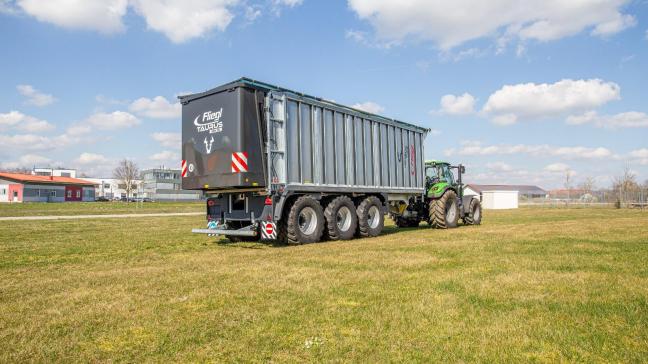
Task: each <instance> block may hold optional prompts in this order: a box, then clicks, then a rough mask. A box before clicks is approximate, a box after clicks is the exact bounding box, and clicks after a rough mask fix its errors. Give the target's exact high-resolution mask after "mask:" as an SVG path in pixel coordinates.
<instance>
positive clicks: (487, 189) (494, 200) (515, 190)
mask: <svg viewBox="0 0 648 364" xmlns="http://www.w3.org/2000/svg"><path fill="white" fill-rule="evenodd" d="M464 194H465V195H467V196H479V198H480V200H481V203H482V207H483V208H484V209H516V208H518V201H519V199H520V198H521V197H523V198H525V199H534V198H546V197H547V191H545V190H543V189H542V188H540V187H538V186H530V185H476V184H467V185H466V187H465V188H464Z"/></svg>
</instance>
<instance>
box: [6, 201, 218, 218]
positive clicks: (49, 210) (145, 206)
mask: <svg viewBox="0 0 648 364" xmlns="http://www.w3.org/2000/svg"><path fill="white" fill-rule="evenodd" d="M204 210H205V202H204V201H198V202H144V203H135V202H67V203H29V202H27V203H12V204H8V203H3V204H0V217H3V216H43V215H83V214H86V215H104V214H121V213H124V214H146V213H158V212H202V211H204Z"/></svg>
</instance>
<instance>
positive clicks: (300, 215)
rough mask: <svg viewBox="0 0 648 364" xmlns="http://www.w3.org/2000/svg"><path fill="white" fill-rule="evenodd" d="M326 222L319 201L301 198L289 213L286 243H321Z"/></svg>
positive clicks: (306, 197) (305, 197) (308, 197)
mask: <svg viewBox="0 0 648 364" xmlns="http://www.w3.org/2000/svg"><path fill="white" fill-rule="evenodd" d="M306 215H308V216H306ZM313 219H314V220H313ZM325 221H326V220H325V219H324V212H323V211H322V206H321V205H320V204H319V202H318V201H317V200H315V199H314V198H312V197H311V196H301V197H299V198H298V199H297V200H296V201H295V203H294V204H293V205H292V206H291V207H290V212H289V213H288V219H287V221H286V222H287V226H286V242H287V243H288V244H310V243H317V242H319V241H320V239H321V238H322V232H323V231H324V225H326V223H325ZM311 223H313V225H311Z"/></svg>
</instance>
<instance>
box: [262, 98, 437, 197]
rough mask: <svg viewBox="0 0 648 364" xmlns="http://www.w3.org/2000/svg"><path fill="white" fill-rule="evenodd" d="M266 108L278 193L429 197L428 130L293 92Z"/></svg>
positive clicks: (271, 169) (272, 174) (271, 168)
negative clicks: (426, 185) (425, 146)
mask: <svg viewBox="0 0 648 364" xmlns="http://www.w3.org/2000/svg"><path fill="white" fill-rule="evenodd" d="M266 105H268V106H269V107H267V109H266V110H267V113H266V121H267V128H268V130H267V135H268V136H269V137H268V140H267V141H266V142H267V147H266V151H267V153H268V158H267V161H268V169H267V170H268V173H269V175H268V180H269V181H271V183H270V185H271V189H272V190H277V188H278V186H284V187H285V188H286V189H287V190H295V191H303V190H312V191H327V192H354V191H357V192H381V193H387V194H394V193H395V194H422V193H423V190H424V180H425V179H424V171H425V169H424V161H423V156H424V151H423V140H424V138H425V135H426V132H427V130H426V129H423V128H420V127H417V126H414V125H410V124H405V123H402V122H399V121H395V120H391V119H387V118H384V117H380V116H377V115H373V114H368V113H365V112H362V111H359V110H355V109H352V108H349V107H344V106H341V105H338V104H335V103H332V102H327V101H325V100H321V99H314V98H312V97H307V96H302V95H298V94H295V93H292V92H282V91H271V92H269V93H268V94H267V96H266Z"/></svg>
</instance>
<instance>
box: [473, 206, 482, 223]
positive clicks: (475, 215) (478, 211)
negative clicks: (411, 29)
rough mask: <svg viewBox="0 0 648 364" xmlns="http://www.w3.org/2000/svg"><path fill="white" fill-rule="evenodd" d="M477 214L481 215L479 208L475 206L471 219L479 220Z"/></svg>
mask: <svg viewBox="0 0 648 364" xmlns="http://www.w3.org/2000/svg"><path fill="white" fill-rule="evenodd" d="M479 215H481V208H479V206H475V212H473V220H475V221H479Z"/></svg>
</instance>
